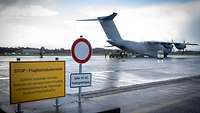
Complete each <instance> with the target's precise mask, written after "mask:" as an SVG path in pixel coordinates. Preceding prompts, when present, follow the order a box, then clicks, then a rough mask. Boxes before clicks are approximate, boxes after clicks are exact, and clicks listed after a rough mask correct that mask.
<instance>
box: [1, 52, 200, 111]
mask: <svg viewBox="0 0 200 113" xmlns="http://www.w3.org/2000/svg"><path fill="white" fill-rule="evenodd" d="M16 58H17V57H13V56H11V57H0V109H2V110H4V111H6V112H7V113H14V110H16V106H14V105H10V104H9V84H8V83H9V77H8V75H9V61H15V60H16ZM20 58H21V60H22V61H36V60H41V61H43V60H44V61H50V60H55V57H53V56H51V57H44V58H43V59H40V58H39V57H36V56H23V57H20ZM58 58H59V59H60V60H65V61H66V64H67V65H66V69H67V70H66V76H69V74H70V73H74V72H78V64H77V63H75V62H74V61H73V60H72V58H71V57H61V56H59V57H58ZM199 68H200V56H170V57H169V58H167V59H163V60H158V59H153V58H130V59H105V58H104V57H103V56H93V57H92V59H91V60H90V61H89V62H88V63H86V64H84V65H83V72H91V73H92V86H91V87H87V88H83V92H84V93H83V94H82V103H81V104H78V103H77V91H78V89H72V88H69V79H68V78H69V77H66V81H68V82H67V85H66V88H67V91H66V97H64V98H61V99H60V103H61V104H62V106H61V108H60V109H56V110H55V107H52V105H53V103H54V99H50V100H44V101H36V102H29V103H25V104H23V111H24V112H26V113H29V112H34V113H57V112H63V113H65V112H69V113H97V112H100V111H105V110H108V109H112V108H116V107H119V108H120V109H121V113H155V112H156V113H172V112H176V113H188V112H195V113H196V112H200V109H199V105H200V97H199V89H200V84H199V81H200V70H199ZM41 105H42V106H41Z"/></svg>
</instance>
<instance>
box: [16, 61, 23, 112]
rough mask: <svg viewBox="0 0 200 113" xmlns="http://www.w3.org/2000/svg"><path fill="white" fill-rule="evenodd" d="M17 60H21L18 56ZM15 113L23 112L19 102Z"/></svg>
mask: <svg viewBox="0 0 200 113" xmlns="http://www.w3.org/2000/svg"><path fill="white" fill-rule="evenodd" d="M17 62H20V58H17ZM15 113H23V111H22V110H21V104H20V103H19V104H17V110H15Z"/></svg>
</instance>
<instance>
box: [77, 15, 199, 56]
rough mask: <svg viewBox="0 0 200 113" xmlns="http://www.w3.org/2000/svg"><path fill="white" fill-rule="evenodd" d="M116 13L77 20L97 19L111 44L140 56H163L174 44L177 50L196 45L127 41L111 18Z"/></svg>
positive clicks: (170, 50)
mask: <svg viewBox="0 0 200 113" xmlns="http://www.w3.org/2000/svg"><path fill="white" fill-rule="evenodd" d="M116 15H117V13H113V14H111V15H109V16H102V17H97V18H96V19H84V20H78V21H99V22H100V24H101V26H102V28H103V30H104V32H105V34H106V36H107V38H108V40H107V42H108V43H110V44H111V45H112V46H116V47H118V48H120V49H122V50H125V51H131V52H134V53H137V54H139V55H142V56H149V57H154V58H158V57H159V58H160V57H161V58H164V57H167V55H168V54H169V53H170V52H172V49H173V47H174V46H175V47H176V48H177V49H178V50H183V51H184V49H185V48H186V45H198V44H191V43H185V42H184V43H176V42H173V41H172V42H162V41H144V42H135V41H128V40H124V39H122V38H121V36H120V34H119V32H118V30H117V27H116V26H115V23H114V21H113V19H114V18H115V16H116Z"/></svg>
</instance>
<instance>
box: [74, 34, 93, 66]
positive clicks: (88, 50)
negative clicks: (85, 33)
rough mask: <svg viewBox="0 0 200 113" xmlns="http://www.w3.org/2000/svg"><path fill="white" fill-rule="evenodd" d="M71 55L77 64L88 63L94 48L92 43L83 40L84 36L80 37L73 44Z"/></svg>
mask: <svg viewBox="0 0 200 113" xmlns="http://www.w3.org/2000/svg"><path fill="white" fill-rule="evenodd" d="M71 54H72V58H73V59H74V60H75V61H76V62H77V63H80V64H83V63H86V62H87V61H88V60H89V59H90V57H91V55H92V47H91V44H90V42H89V41H88V40H87V39H85V38H82V36H80V38H78V39H77V40H75V41H74V43H73V44H72V48H71Z"/></svg>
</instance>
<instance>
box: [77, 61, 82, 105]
mask: <svg viewBox="0 0 200 113" xmlns="http://www.w3.org/2000/svg"><path fill="white" fill-rule="evenodd" d="M79 73H82V64H79ZM78 102H79V103H81V86H80V87H79V88H78Z"/></svg>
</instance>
